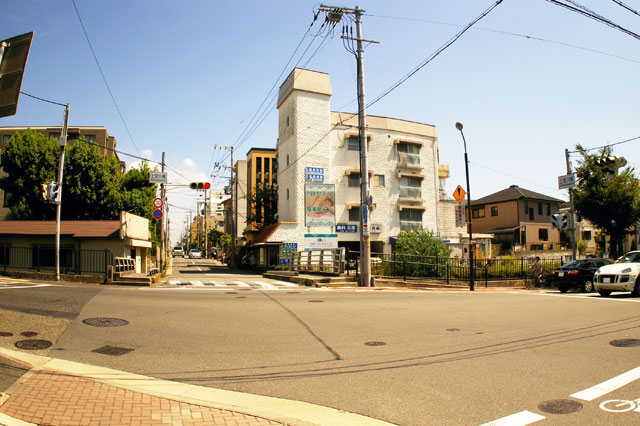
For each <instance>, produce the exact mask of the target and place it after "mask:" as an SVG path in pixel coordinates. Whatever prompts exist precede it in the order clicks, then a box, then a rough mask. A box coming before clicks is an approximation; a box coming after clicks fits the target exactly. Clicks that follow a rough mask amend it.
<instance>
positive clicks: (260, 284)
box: [253, 281, 276, 290]
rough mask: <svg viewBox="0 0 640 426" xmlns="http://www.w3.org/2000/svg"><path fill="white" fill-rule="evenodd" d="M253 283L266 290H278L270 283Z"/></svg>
mask: <svg viewBox="0 0 640 426" xmlns="http://www.w3.org/2000/svg"><path fill="white" fill-rule="evenodd" d="M253 283H254V284H258V285H259V286H260V287H262V288H264V289H265V290H273V289H275V288H276V286H275V285H273V284H270V283H265V282H264V281H254V282H253Z"/></svg>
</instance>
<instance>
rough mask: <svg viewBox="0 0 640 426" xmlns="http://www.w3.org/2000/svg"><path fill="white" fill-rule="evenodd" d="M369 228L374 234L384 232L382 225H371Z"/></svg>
mask: <svg viewBox="0 0 640 426" xmlns="http://www.w3.org/2000/svg"><path fill="white" fill-rule="evenodd" d="M369 228H371V233H372V234H379V233H381V232H382V225H380V224H377V223H376V224H375V225H369Z"/></svg>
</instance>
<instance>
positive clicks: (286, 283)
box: [276, 281, 300, 287]
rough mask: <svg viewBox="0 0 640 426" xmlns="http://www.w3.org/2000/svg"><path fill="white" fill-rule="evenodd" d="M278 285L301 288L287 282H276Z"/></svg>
mask: <svg viewBox="0 0 640 426" xmlns="http://www.w3.org/2000/svg"><path fill="white" fill-rule="evenodd" d="M276 284H279V285H281V286H285V287H300V286H299V285H298V284H296V283H290V282H287V281H276Z"/></svg>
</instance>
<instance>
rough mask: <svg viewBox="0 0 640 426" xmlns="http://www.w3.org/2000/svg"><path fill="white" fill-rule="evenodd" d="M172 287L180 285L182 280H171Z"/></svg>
mask: <svg viewBox="0 0 640 426" xmlns="http://www.w3.org/2000/svg"><path fill="white" fill-rule="evenodd" d="M169 284H170V285H180V280H169Z"/></svg>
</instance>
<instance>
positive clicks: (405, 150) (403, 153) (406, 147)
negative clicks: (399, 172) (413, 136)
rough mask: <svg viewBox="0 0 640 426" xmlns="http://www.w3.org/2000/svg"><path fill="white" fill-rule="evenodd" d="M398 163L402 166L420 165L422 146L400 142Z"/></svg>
mask: <svg viewBox="0 0 640 426" xmlns="http://www.w3.org/2000/svg"><path fill="white" fill-rule="evenodd" d="M396 150H397V154H398V162H399V163H401V164H411V165H418V164H420V145H415V144H412V143H405V142H400V143H399V144H398V145H397V147H396Z"/></svg>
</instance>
